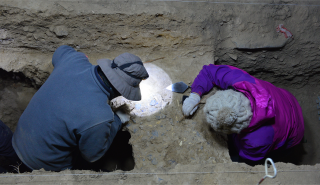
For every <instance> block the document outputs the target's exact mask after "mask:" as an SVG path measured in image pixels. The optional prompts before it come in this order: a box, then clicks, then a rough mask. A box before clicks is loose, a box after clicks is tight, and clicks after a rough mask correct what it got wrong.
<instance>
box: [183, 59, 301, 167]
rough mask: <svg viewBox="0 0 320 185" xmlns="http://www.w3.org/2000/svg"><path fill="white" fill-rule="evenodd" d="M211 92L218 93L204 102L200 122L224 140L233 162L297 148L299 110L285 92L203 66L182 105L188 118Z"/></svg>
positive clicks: (226, 69)
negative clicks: (234, 155)
mask: <svg viewBox="0 0 320 185" xmlns="http://www.w3.org/2000/svg"><path fill="white" fill-rule="evenodd" d="M213 86H218V87H220V88H221V89H223V90H222V91H218V92H217V93H216V94H214V95H213V96H211V97H210V98H208V99H207V101H206V104H205V106H204V113H205V116H206V121H207V123H208V124H210V125H211V127H212V128H213V129H214V130H215V131H217V132H221V133H226V134H230V135H229V137H228V138H229V139H230V140H231V141H232V142H231V143H232V145H233V147H234V149H235V151H236V153H237V154H238V156H239V159H238V161H243V162H245V161H259V160H260V162H261V160H264V159H265V158H266V157H269V156H270V155H271V154H274V153H276V152H282V151H285V150H287V149H289V148H291V147H293V146H295V145H297V144H298V143H299V142H300V141H301V140H302V138H303V135H304V122H303V116H302V110H301V107H300V105H299V103H298V101H297V100H296V98H295V97H294V96H293V95H292V94H291V93H289V92H288V91H286V90H284V89H281V88H278V87H276V86H274V85H272V84H271V83H269V82H266V81H263V80H260V79H257V78H255V77H253V76H251V75H249V74H248V73H247V72H245V71H243V70H241V69H238V68H235V67H232V66H227V65H213V64H210V65H207V66H204V67H203V69H202V70H201V71H200V73H199V75H198V76H197V77H196V79H195V80H194V82H193V84H192V86H191V88H192V93H191V94H190V96H189V97H188V98H187V99H186V100H185V101H184V103H183V107H182V109H183V113H184V115H186V116H189V115H192V114H193V113H194V112H195V111H196V110H197V108H198V106H197V104H198V103H199V102H200V99H201V96H202V95H203V94H205V93H207V92H209V91H210V90H211V89H212V88H213Z"/></svg>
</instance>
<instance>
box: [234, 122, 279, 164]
mask: <svg viewBox="0 0 320 185" xmlns="http://www.w3.org/2000/svg"><path fill="white" fill-rule="evenodd" d="M273 138H274V129H273V127H272V126H271V125H266V126H262V127H260V128H258V129H257V130H255V131H253V132H251V133H248V134H234V136H233V139H234V143H235V145H236V147H237V148H238V150H239V155H240V156H241V157H242V158H244V159H248V160H251V161H258V160H261V159H263V158H265V157H266V156H267V154H268V153H269V152H270V150H271V148H272V143H273Z"/></svg>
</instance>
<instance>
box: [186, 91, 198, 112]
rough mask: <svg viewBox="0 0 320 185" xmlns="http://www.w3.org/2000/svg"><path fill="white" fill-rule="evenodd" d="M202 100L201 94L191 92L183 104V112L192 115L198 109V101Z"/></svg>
mask: <svg viewBox="0 0 320 185" xmlns="http://www.w3.org/2000/svg"><path fill="white" fill-rule="evenodd" d="M199 102H200V96H199V95H198V94H195V93H191V94H190V96H189V97H188V98H186V100H184V102H183V105H182V112H183V114H184V115H185V116H190V115H192V114H193V113H194V112H195V111H196V110H197V109H198V105H197V104H198V103H199ZM196 105H197V106H196Z"/></svg>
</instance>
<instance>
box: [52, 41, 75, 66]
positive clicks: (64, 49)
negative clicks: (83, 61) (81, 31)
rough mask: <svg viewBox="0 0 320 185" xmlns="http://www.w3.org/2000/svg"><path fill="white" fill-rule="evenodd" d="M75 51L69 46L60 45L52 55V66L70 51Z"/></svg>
mask: <svg viewBox="0 0 320 185" xmlns="http://www.w3.org/2000/svg"><path fill="white" fill-rule="evenodd" d="M76 52H77V51H76V50H75V49H73V48H72V47H70V46H66V45H63V46H60V47H59V48H58V49H57V50H56V51H55V52H54V53H53V56H52V65H53V67H57V66H58V65H59V64H60V62H61V61H63V60H64V59H65V58H66V57H67V56H69V55H70V54H72V53H76Z"/></svg>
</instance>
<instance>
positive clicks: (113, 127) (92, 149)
mask: <svg viewBox="0 0 320 185" xmlns="http://www.w3.org/2000/svg"><path fill="white" fill-rule="evenodd" d="M121 125H122V123H121V120H120V118H119V117H118V116H117V115H116V114H114V121H113V122H103V123H100V124H98V125H95V126H93V127H91V128H89V129H87V130H85V131H82V132H81V133H79V137H80V138H79V150H80V152H81V155H82V157H83V158H84V159H85V160H87V161H88V162H95V161H97V160H99V159H100V158H101V157H102V156H103V155H104V154H105V153H106V152H107V150H108V149H109V147H110V145H111V143H112V142H113V139H114V137H115V136H116V134H117V132H118V131H119V130H120V128H121Z"/></svg>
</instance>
